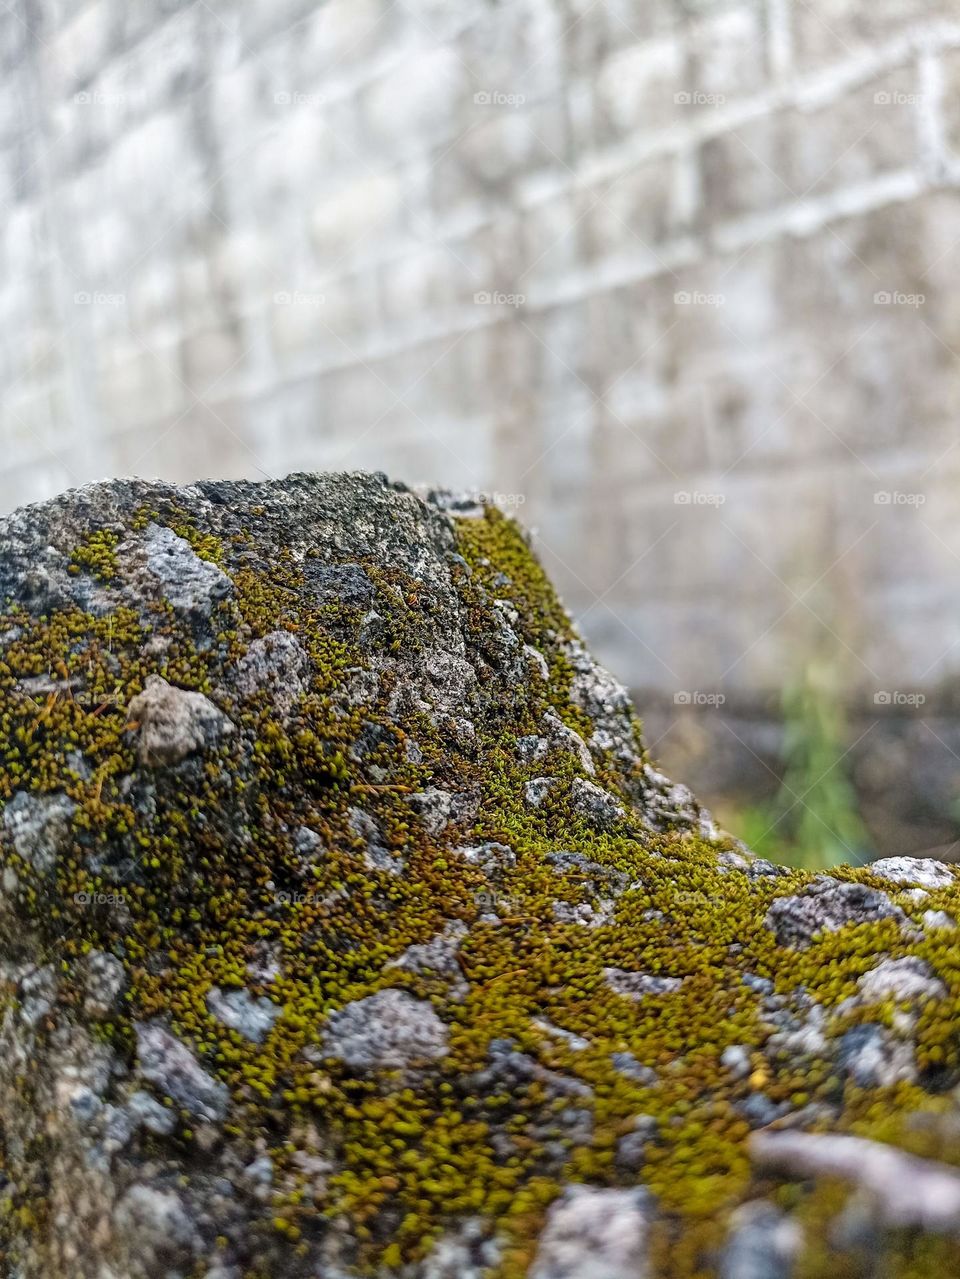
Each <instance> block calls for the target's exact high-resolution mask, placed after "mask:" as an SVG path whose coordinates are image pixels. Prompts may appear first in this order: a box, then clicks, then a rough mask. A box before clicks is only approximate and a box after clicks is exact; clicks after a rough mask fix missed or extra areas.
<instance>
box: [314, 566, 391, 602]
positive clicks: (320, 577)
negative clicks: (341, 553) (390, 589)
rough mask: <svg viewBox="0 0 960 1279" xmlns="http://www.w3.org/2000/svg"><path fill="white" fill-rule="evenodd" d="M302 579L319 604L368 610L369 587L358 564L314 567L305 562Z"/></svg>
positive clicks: (370, 596)
mask: <svg viewBox="0 0 960 1279" xmlns="http://www.w3.org/2000/svg"><path fill="white" fill-rule="evenodd" d="M304 576H305V578H306V580H307V585H308V587H309V589H310V590H311V591H312V592H313V593H314V594H315V595H316V597H317V599H318V601H319V602H320V603H321V604H326V605H339V606H342V607H344V608H369V607H370V604H371V603H372V602H373V596H374V590H373V583H372V582H371V581H370V579H369V577H367V575H366V573H365V572H364V571H363V569H362V568H361V567H360V565H359V564H332V565H327V564H317V563H315V562H311V561H308V563H307V565H306V566H305V569H304Z"/></svg>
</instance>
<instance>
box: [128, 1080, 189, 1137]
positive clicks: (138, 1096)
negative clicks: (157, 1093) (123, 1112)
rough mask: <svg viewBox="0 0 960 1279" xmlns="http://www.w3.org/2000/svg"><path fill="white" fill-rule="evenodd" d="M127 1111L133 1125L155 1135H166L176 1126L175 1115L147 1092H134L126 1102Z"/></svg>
mask: <svg viewBox="0 0 960 1279" xmlns="http://www.w3.org/2000/svg"><path fill="white" fill-rule="evenodd" d="M127 1113H128V1114H129V1115H130V1118H131V1120H132V1122H133V1123H134V1125H135V1126H137V1127H141V1128H145V1129H146V1130H147V1132H151V1133H153V1134H154V1136H157V1137H167V1136H169V1135H170V1133H172V1132H173V1130H174V1128H176V1126H177V1116H176V1114H175V1113H174V1112H173V1111H172V1110H170V1109H169V1108H168V1107H167V1106H164V1105H161V1103H160V1102H159V1101H157V1099H156V1097H151V1096H150V1094H149V1093H148V1092H142V1091H138V1092H135V1093H134V1094H133V1095H132V1096H131V1097H130V1099H129V1101H128V1102H127Z"/></svg>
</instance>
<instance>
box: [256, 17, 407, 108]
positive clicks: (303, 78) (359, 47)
mask: <svg viewBox="0 0 960 1279" xmlns="http://www.w3.org/2000/svg"><path fill="white" fill-rule="evenodd" d="M393 10H394V6H393V5H391V4H390V3H389V0H330V2H329V3H327V4H324V5H322V6H321V7H320V8H314V10H313V13H312V14H308V16H307V17H306V19H305V20H304V21H302V22H299V23H298V24H297V26H296V27H295V28H294V30H293V31H292V33H291V37H292V40H293V69H294V72H295V76H296V79H297V83H298V85H302V86H304V91H306V88H307V87H308V86H309V85H310V84H311V83H312V81H313V79H314V78H315V77H322V78H326V77H328V76H329V75H330V73H331V71H333V72H336V71H338V70H340V69H342V68H344V67H350V66H357V65H358V64H361V63H362V62H363V60H364V59H365V58H368V57H370V56H371V55H372V54H373V53H375V52H376V51H377V50H384V49H390V48H395V47H396V39H397V32H396V29H395V24H394V19H395V16H396V15H395V14H394V12H393ZM418 39H419V37H418ZM254 48H256V46H254Z"/></svg>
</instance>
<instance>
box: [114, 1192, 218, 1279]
mask: <svg viewBox="0 0 960 1279" xmlns="http://www.w3.org/2000/svg"><path fill="white" fill-rule="evenodd" d="M116 1220H117V1226H118V1228H119V1229H120V1230H121V1232H123V1233H125V1234H127V1235H128V1236H129V1237H130V1239H131V1240H134V1239H135V1240H136V1241H137V1246H138V1248H140V1249H142V1250H144V1251H145V1252H146V1253H147V1255H148V1256H150V1257H151V1258H152V1259H155V1260H160V1261H165V1262H169V1263H174V1264H175V1263H177V1262H183V1261H187V1260H189V1258H190V1257H191V1256H192V1255H193V1254H194V1253H195V1252H196V1251H198V1250H199V1247H200V1245H201V1239H200V1234H199V1231H198V1230H197V1227H196V1224H195V1223H194V1222H193V1221H192V1220H191V1218H190V1214H189V1213H188V1211H187V1209H186V1207H185V1205H184V1202H183V1200H182V1199H181V1198H180V1196H179V1195H178V1194H177V1193H176V1192H175V1191H173V1190H158V1189H156V1188H154V1187H152V1186H131V1187H130V1189H129V1190H128V1191H127V1192H126V1194H125V1195H124V1196H123V1198H122V1199H121V1200H120V1203H119V1204H118V1205H117V1216H116Z"/></svg>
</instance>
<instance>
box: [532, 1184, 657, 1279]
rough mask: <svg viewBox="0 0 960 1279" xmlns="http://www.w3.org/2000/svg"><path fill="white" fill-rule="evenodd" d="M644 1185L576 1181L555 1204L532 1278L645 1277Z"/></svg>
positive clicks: (646, 1200)
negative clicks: (609, 1186)
mask: <svg viewBox="0 0 960 1279" xmlns="http://www.w3.org/2000/svg"><path fill="white" fill-rule="evenodd" d="M650 1216H651V1201H650V1196H649V1195H648V1194H647V1192H646V1191H645V1190H642V1189H637V1190H597V1189H594V1188H593V1187H591V1186H571V1187H570V1188H569V1189H568V1190H567V1191H565V1192H564V1194H563V1195H562V1197H561V1198H560V1199H558V1200H557V1202H556V1203H555V1204H554V1205H553V1207H552V1208H551V1209H550V1211H549V1213H548V1214H547V1223H546V1226H545V1227H544V1231H543V1234H542V1236H541V1239H540V1246H539V1248H538V1249H537V1254H536V1257H535V1258H534V1262H533V1266H532V1267H531V1270H530V1279H626V1277H627V1276H630V1279H646V1276H647V1275H648V1274H649V1273H650V1271H649V1268H648V1262H647V1252H646V1243H647V1233H648V1230H649V1225H650Z"/></svg>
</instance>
